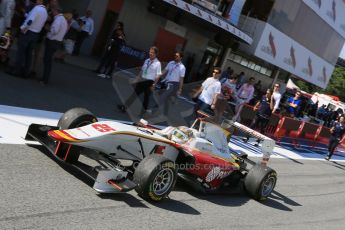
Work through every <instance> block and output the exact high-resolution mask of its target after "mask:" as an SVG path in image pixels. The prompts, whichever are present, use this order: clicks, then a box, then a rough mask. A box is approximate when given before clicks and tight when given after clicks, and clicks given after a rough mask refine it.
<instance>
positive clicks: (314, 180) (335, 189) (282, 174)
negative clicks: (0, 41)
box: [0, 64, 345, 230]
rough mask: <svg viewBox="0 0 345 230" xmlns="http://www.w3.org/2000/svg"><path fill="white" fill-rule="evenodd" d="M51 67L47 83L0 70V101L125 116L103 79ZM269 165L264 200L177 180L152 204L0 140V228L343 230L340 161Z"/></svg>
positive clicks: (40, 152) (38, 150) (344, 178)
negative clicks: (269, 190)
mask: <svg viewBox="0 0 345 230" xmlns="http://www.w3.org/2000/svg"><path fill="white" fill-rule="evenodd" d="M54 68H55V70H57V71H58V72H55V73H54V74H53V76H52V82H51V85H48V86H47V87H41V86H40V85H39V84H38V83H37V82H35V81H32V80H22V79H17V78H10V77H9V76H7V75H5V74H3V73H2V72H0V89H1V90H0V104H2V105H9V106H19V107H26V108H34V109H43V110H49V111H56V112H64V111H66V110H67V109H69V108H71V107H74V106H82V107H86V108H89V109H90V110H91V111H94V112H95V113H96V114H97V115H98V116H101V117H105V118H110V119H123V120H125V119H126V116H125V114H118V113H114V112H115V109H114V107H115V105H116V103H117V102H118V99H116V95H115V93H114V91H112V90H113V89H112V86H111V83H110V81H105V80H102V79H97V78H95V76H94V74H93V73H91V72H90V71H88V70H83V69H80V68H76V67H73V66H69V65H60V64H57V65H55V67H54ZM0 128H1V127H0ZM270 166H271V167H272V168H274V169H275V170H276V171H277V173H278V184H277V186H276V189H275V191H274V193H273V194H272V196H271V197H270V199H268V200H267V201H266V202H262V203H260V202H257V201H254V200H252V199H249V198H248V197H247V196H246V195H245V194H232V195H207V196H205V195H200V194H197V193H194V192H193V191H191V190H189V189H188V188H186V186H185V185H183V184H179V185H178V186H177V188H176V189H175V190H174V191H173V192H172V193H171V195H170V199H167V200H165V201H164V202H162V203H157V204H156V203H148V202H146V201H143V200H142V199H141V198H140V197H139V196H137V194H136V193H135V192H134V191H133V192H130V193H128V194H115V195H107V196H100V195H99V194H97V192H95V191H94V190H93V189H92V187H91V185H92V183H91V182H90V181H89V180H88V179H87V178H85V177H84V176H82V175H81V174H80V173H78V172H76V171H75V170H73V169H71V168H70V167H68V166H67V167H66V166H64V165H59V164H58V163H56V162H55V161H54V160H53V159H51V158H50V156H49V154H48V152H47V151H45V150H44V149H43V148H42V147H37V146H27V145H8V144H0V191H1V193H0V229H1V230H3V229H304V230H305V229H322V230H323V229H327V230H329V229H339V230H340V229H344V226H345V208H344V207H345V198H344V197H345V196H344V194H345V185H344V182H345V163H344V162H339V161H337V162H327V161H325V160H322V159H320V160H312V161H311V160H301V159H297V160H296V159H277V158H272V159H271V160H270Z"/></svg>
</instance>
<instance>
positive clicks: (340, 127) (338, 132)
mask: <svg viewBox="0 0 345 230" xmlns="http://www.w3.org/2000/svg"><path fill="white" fill-rule="evenodd" d="M330 131H331V137H330V138H329V144H328V154H327V156H326V157H325V159H326V160H329V159H331V158H332V156H333V153H334V150H335V148H336V147H337V145H338V144H339V143H341V142H343V141H344V140H345V135H344V134H345V117H344V116H341V117H340V118H339V121H337V122H335V123H334V125H333V126H332V128H331V130H330Z"/></svg>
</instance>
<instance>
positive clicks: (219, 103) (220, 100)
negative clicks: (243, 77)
mask: <svg viewBox="0 0 345 230" xmlns="http://www.w3.org/2000/svg"><path fill="white" fill-rule="evenodd" d="M236 80H237V78H236V77H235V76H228V79H227V80H226V81H225V82H224V83H222V88H221V93H219V94H217V95H216V96H215V98H214V99H213V102H212V105H211V109H213V111H214V121H215V122H217V123H220V122H221V118H222V116H223V114H224V112H225V110H227V109H228V108H229V105H228V101H230V100H235V96H236Z"/></svg>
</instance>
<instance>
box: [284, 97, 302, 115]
mask: <svg viewBox="0 0 345 230" xmlns="http://www.w3.org/2000/svg"><path fill="white" fill-rule="evenodd" d="M300 97H301V92H300V91H297V92H296V94H295V96H294V97H290V98H289V99H288V101H287V103H288V106H287V113H288V115H289V116H290V117H292V118H294V117H296V116H297V114H298V109H299V106H300V104H301V103H302V100H301V99H300Z"/></svg>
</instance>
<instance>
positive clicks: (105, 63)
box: [97, 51, 118, 75]
mask: <svg viewBox="0 0 345 230" xmlns="http://www.w3.org/2000/svg"><path fill="white" fill-rule="evenodd" d="M117 58H118V54H117V53H114V52H111V51H107V52H106V53H105V54H104V56H103V57H102V59H101V62H100V64H99V66H98V68H97V72H99V73H104V74H107V75H111V74H112V73H113V71H114V68H115V62H116V61H117Z"/></svg>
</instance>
